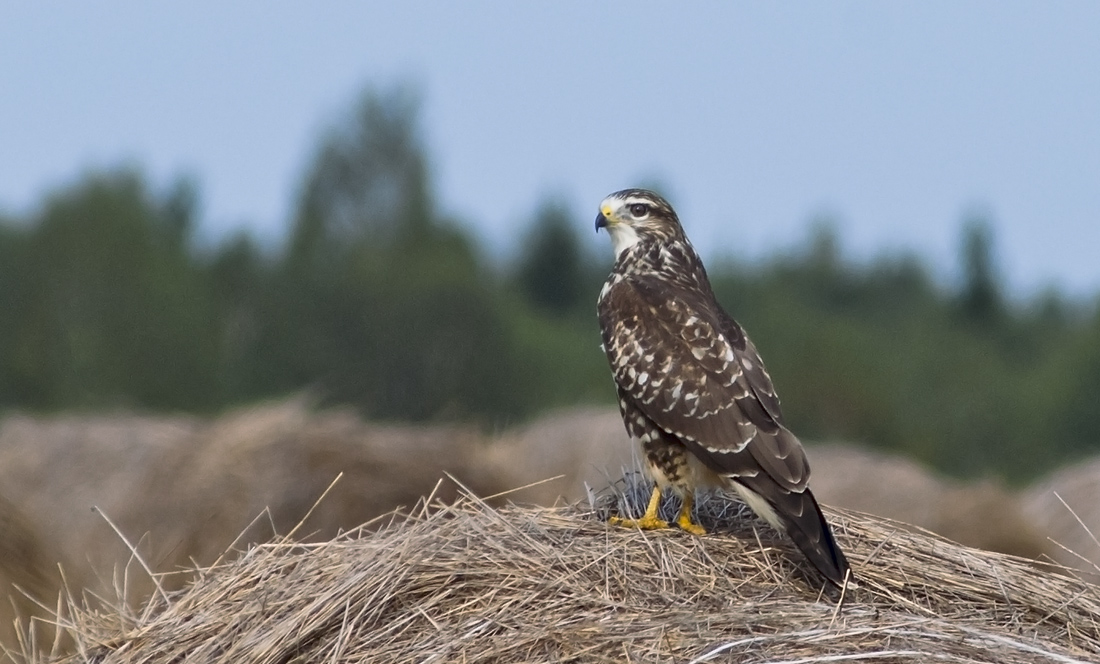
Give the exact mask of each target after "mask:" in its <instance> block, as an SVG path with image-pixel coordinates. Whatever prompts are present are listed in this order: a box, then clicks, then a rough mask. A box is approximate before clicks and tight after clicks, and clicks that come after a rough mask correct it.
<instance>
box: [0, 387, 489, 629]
mask: <svg viewBox="0 0 1100 664" xmlns="http://www.w3.org/2000/svg"><path fill="white" fill-rule="evenodd" d="M309 406H310V404H309V402H308V400H307V399H305V398H301V397H299V398H293V399H288V400H284V401H278V402H273V403H266V404H260V405H257V406H255V407H250V408H244V409H240V410H237V411H233V412H230V413H227V414H225V415H223V416H221V417H219V418H216V419H214V420H202V419H199V418H195V417H143V416H136V415H132V414H117V415H94V416H92V415H62V416H54V417H29V416H12V417H8V418H6V419H5V420H4V421H3V423H2V425H0V487H2V488H3V492H4V494H5V496H6V497H7V498H8V499H10V501H11V502H12V503H13V504H15V505H16V506H18V508H19V510H20V512H21V513H22V515H23V516H24V517H25V519H26V521H27V522H29V524H30V526H31V527H32V528H33V531H34V532H35V533H37V535H38V536H39V538H40V539H41V542H42V547H41V556H40V559H39V565H40V566H42V567H44V568H45V569H47V570H56V569H57V567H58V564H59V563H60V564H61V565H62V566H63V568H64V570H65V574H66V579H67V582H68V586H69V588H70V590H71V591H72V592H73V593H74V594H77V595H79V594H80V593H81V592H82V591H83V590H84V589H89V590H91V591H93V592H96V593H107V594H111V593H113V592H115V587H114V586H118V585H120V584H121V583H122V582H121V575H122V573H123V571H124V569H125V567H126V566H127V565H129V566H130V567H131V569H133V568H136V562H135V561H133V560H131V553H130V550H129V548H128V547H127V544H126V543H125V542H124V540H123V539H122V538H121V537H120V536H119V534H117V533H116V532H115V531H114V530H112V528H111V527H110V526H109V525H108V524H107V522H106V521H105V519H104V517H103V515H106V516H107V517H108V518H110V519H111V520H112V521H113V522H114V524H115V525H116V526H117V527H118V529H119V530H120V531H121V533H122V534H123V535H125V537H127V538H128V539H129V540H130V542H131V543H132V544H133V545H134V546H135V547H136V549H137V551H138V552H139V553H140V555H141V557H142V559H143V560H144V561H145V562H146V563H147V564H148V565H149V566H150V567H151V568H152V569H155V570H158V571H171V570H173V569H176V568H181V567H184V568H191V567H193V566H194V565H195V564H198V565H210V564H212V563H213V562H214V561H215V560H216V559H217V558H218V556H219V555H220V554H221V553H222V552H223V551H224V550H225V549H226V547H228V546H230V544H231V543H233V542H234V541H235V540H237V541H238V543H239V544H240V546H244V545H246V544H249V543H252V542H263V541H268V540H270V539H271V538H272V537H273V536H274V535H275V534H286V533H287V532H289V530H290V529H291V528H292V527H293V526H294V525H295V524H296V523H297V522H298V521H299V520H300V519H301V517H302V515H303V514H305V513H306V512H307V511H308V510H309V509H310V507H311V506H312V505H313V503H314V502H315V501H316V500H317V498H318V496H320V495H321V494H322V493H323V492H324V491H325V490H326V488H327V487H328V486H329V484H331V483H332V481H333V479H334V478H335V477H336V476H337V475H339V474H340V473H343V474H344V475H343V478H342V479H341V481H340V482H339V483H337V485H336V486H335V487H334V488H333V490H332V491H331V492H330V493H329V495H328V498H327V499H326V501H325V503H324V505H323V509H319V510H317V511H315V512H314V514H313V516H312V517H311V518H310V520H309V521H307V522H306V523H304V524H303V525H302V528H301V529H300V530H299V536H301V537H305V536H310V535H312V536H314V538H316V539H330V538H332V537H335V536H336V535H337V533H338V532H339V531H340V530H341V529H343V530H348V529H351V528H354V527H356V526H358V525H359V524H361V523H363V522H365V521H367V520H369V519H372V518H374V517H376V516H379V515H381V514H385V513H388V512H390V511H392V510H393V509H395V508H396V507H398V506H400V505H405V506H412V505H415V504H416V502H417V501H418V500H419V499H420V497H421V496H423V495H426V494H427V493H428V492H430V491H431V490H432V487H434V486H435V485H436V483H437V481H438V480H439V478H440V477H441V476H443V474H444V473H445V472H449V473H451V474H453V475H455V476H456V477H458V478H460V479H461V481H463V482H464V483H466V484H467V485H469V486H471V487H472V488H473V489H474V490H475V491H477V492H478V493H482V494H485V495H488V494H491V493H494V492H495V491H497V490H498V489H497V485H496V484H495V483H494V480H493V479H492V478H490V477H486V476H485V475H484V473H482V472H481V466H480V464H478V463H477V461H476V460H477V458H478V450H479V449H480V448H481V445H482V443H483V441H482V437H481V435H480V433H479V432H477V431H476V430H475V429H473V428H472V427H465V426H457V425H455V426H447V425H441V426H422V427H411V426H385V425H378V424H369V423H365V422H363V420H362V419H361V418H359V417H358V416H356V415H354V414H353V413H351V412H350V411H346V410H326V411H321V412H314V411H312V410H311V409H310V407H309ZM449 490H451V491H452V493H451V494H450V495H449V496H448V495H444V496H442V497H444V498H451V499H453V498H454V496H455V494H454V493H453V488H451V489H449ZM93 507H98V508H99V509H100V510H101V512H102V514H99V513H96V512H95V511H93V509H92V508H93ZM250 524H252V525H250ZM238 538H239V539H238ZM54 576H56V574H55V575H54ZM58 580H59V579H57V580H55V581H54V585H53V587H52V588H47V589H46V592H44V593H39V596H40V598H41V599H42V601H43V602H44V603H46V604H48V605H51V606H52V605H53V604H54V602H55V600H56V596H57V581H58ZM180 583H182V579H176V578H175V577H168V578H165V579H163V580H162V584H163V585H164V586H165V587H166V588H175V587H178V586H179V584H180ZM152 591H153V588H152V584H151V583H149V580H148V578H147V577H142V576H141V575H135V574H131V576H130V579H129V582H128V583H127V584H126V595H127V597H128V598H129V599H131V600H134V601H139V600H145V599H147V598H148V597H149V596H150V595H151V593H152ZM0 601H4V602H6V601H7V599H6V597H0ZM4 642H7V640H6V639H5V640H4Z"/></svg>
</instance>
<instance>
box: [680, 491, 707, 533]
mask: <svg viewBox="0 0 1100 664" xmlns="http://www.w3.org/2000/svg"><path fill="white" fill-rule="evenodd" d="M694 504H695V496H693V495H692V494H690V493H689V494H687V495H686V496H684V504H683V505H682V506H681V507H680V516H678V517H676V525H678V526H680V530H686V531H687V532H689V533H691V534H692V535H706V534H707V530H706V528H704V527H702V526H700V525H699V524H697V523H695V522H694V521H692V520H691V508H692V506H693V505H694Z"/></svg>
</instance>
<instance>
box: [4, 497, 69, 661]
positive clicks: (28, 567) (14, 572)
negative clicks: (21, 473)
mask: <svg viewBox="0 0 1100 664" xmlns="http://www.w3.org/2000/svg"><path fill="white" fill-rule="evenodd" d="M60 589H61V576H60V575H59V573H58V571H57V569H56V568H55V567H53V566H52V565H51V564H50V563H49V556H48V554H47V553H46V550H45V547H44V546H43V544H42V542H41V541H40V539H39V537H38V534H37V533H36V532H35V529H34V527H33V525H32V524H31V523H30V521H29V520H28V519H27V518H26V517H24V516H23V514H22V513H21V512H20V510H19V508H18V507H17V506H16V505H15V504H14V503H12V502H11V501H10V500H8V499H7V498H6V497H4V496H3V495H0V644H4V643H14V642H15V636H16V632H15V630H14V625H15V623H16V621H19V622H21V623H23V624H26V621H27V619H29V618H30V617H31V616H36V615H43V611H41V610H40V607H39V606H38V603H40V602H48V603H50V604H53V603H54V602H55V601H56V598H57V596H58V591H59V590H60ZM44 633H45V632H44ZM2 660H3V658H2V657H0V661H2Z"/></svg>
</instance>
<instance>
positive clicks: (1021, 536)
mask: <svg viewBox="0 0 1100 664" xmlns="http://www.w3.org/2000/svg"><path fill="white" fill-rule="evenodd" d="M807 454H808V455H809V457H810V467H811V474H810V487H811V488H812V489H813V491H814V495H815V496H817V499H818V500H819V501H821V502H822V503H825V504H828V505H833V506H835V507H843V508H845V509H850V510H858V511H860V512H868V513H870V514H877V515H879V516H883V517H887V518H889V519H893V520H894V521H901V522H904V523H908V524H912V525H914V526H917V527H919V528H923V529H925V530H931V531H932V532H934V533H936V534H939V535H942V536H944V537H946V538H947V539H950V540H953V541H955V542H959V543H960V544H965V545H967V546H972V547H977V548H979V549H985V550H987V551H999V552H1001V553H1010V554H1012V555H1016V556H1023V557H1025V558H1034V559H1037V560H1038V559H1043V558H1045V557H1046V556H1048V555H1049V554H1051V553H1052V550H1053V549H1054V547H1052V546H1050V545H1049V543H1048V542H1047V540H1046V538H1045V537H1044V534H1045V532H1046V531H1045V528H1044V525H1045V522H1044V521H1043V520H1034V519H1032V518H1030V517H1029V516H1028V515H1025V513H1024V508H1023V505H1022V502H1023V501H1022V500H1021V498H1020V497H1019V496H1018V495H1016V494H1015V493H1013V492H1011V491H1009V490H1008V489H1006V488H1005V487H1004V486H1003V485H1001V484H999V483H997V482H994V481H992V480H988V479H987V480H983V481H971V482H960V481H958V480H953V479H951V478H948V477H945V476H943V475H941V474H939V473H936V472H934V471H933V470H931V469H930V468H928V467H926V466H923V465H921V464H919V463H917V462H916V461H913V460H911V459H909V458H906V457H903V456H901V455H899V454H891V453H889V452H883V451H879V450H873V449H869V448H866V447H857V446H855V445H844V444H835V443H834V444H829V445H814V446H811V447H809V448H808V449H807ZM1098 477H1100V475H1098ZM1063 510H1064V508H1063ZM1059 562H1062V563H1063V564H1065V562H1066V561H1063V560H1059Z"/></svg>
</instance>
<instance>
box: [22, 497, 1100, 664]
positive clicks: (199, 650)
mask: <svg viewBox="0 0 1100 664" xmlns="http://www.w3.org/2000/svg"><path fill="white" fill-rule="evenodd" d="M644 496H645V487H642V486H636V485H629V484H628V486H627V487H626V488H624V489H621V490H619V491H616V492H609V493H607V494H604V495H601V496H600V497H598V499H597V500H596V502H595V506H594V508H588V507H580V506H567V507H557V508H523V507H515V506H510V507H505V508H501V509H495V508H492V507H490V506H488V505H486V504H485V503H483V502H481V501H479V500H476V499H472V498H468V497H464V498H460V499H459V500H458V501H457V502H456V503H454V504H452V505H450V506H446V507H443V506H437V507H435V508H433V509H431V510H428V509H421V510H420V511H418V512H417V513H415V514H414V515H412V516H411V517H409V518H407V519H398V520H394V521H393V522H392V523H390V524H389V525H387V526H385V527H383V528H381V529H379V530H374V531H367V530H363V531H357V532H356V533H354V534H353V535H352V536H345V537H340V538H337V539H334V540H331V541H327V542H322V543H315V544H299V543H291V542H287V541H281V542H276V543H270V544H264V545H258V546H255V547H252V548H250V549H249V550H248V551H247V552H246V553H245V554H244V555H242V556H240V557H239V558H237V559H236V560H234V561H232V562H226V563H224V564H221V565H220V566H218V567H213V568H207V569H203V570H200V571H198V572H197V574H196V577H195V580H194V583H193V585H191V586H190V587H188V588H187V589H185V590H182V591H179V592H177V593H173V594H169V595H167V596H165V597H157V598H155V599H154V600H153V601H152V603H151V604H149V605H148V606H147V607H146V608H145V610H143V611H140V612H136V613H131V612H128V611H127V610H125V609H120V610H118V611H112V610H100V611H88V610H82V609H81V610H78V609H71V613H70V615H68V617H67V620H68V621H70V630H71V632H72V635H73V637H74V639H75V641H76V643H77V644H78V650H77V652H76V654H74V655H70V656H65V657H61V658H59V659H56V660H51V658H50V657H49V656H48V655H47V654H45V653H44V652H42V651H34V649H31V650H32V651H31V652H27V653H25V657H26V659H27V661H33V662H45V661H61V662H66V663H76V662H96V663H102V664H123V663H129V662H135V663H136V662H184V661H186V662H240V663H251V662H255V663H260V662H263V663H273V664H274V663H284V662H339V663H349V662H559V661H575V662H605V661H615V662H623V661H678V662H765V661H767V662H776V661H783V662H805V663H809V662H837V661H850V660H859V661H876V662H925V661H938V662H998V663H1000V664H1010V663H1014V662H1029V663H1032V662H1074V661H1085V660H1091V661H1100V588H1098V587H1096V586H1091V585H1089V584H1087V583H1084V582H1082V581H1079V580H1075V579H1073V578H1070V577H1068V576H1061V575H1058V574H1055V573H1052V572H1049V571H1038V570H1037V569H1036V568H1035V567H1033V566H1032V565H1031V564H1029V563H1028V562H1025V561H1023V560H1020V559H1015V558H1010V557H1006V556H1004V555H1000V554H992V553H986V552H982V551H978V550H974V549H967V548H964V547H960V546H958V545H955V544H952V543H950V542H947V541H945V540H942V539H939V538H937V537H934V536H930V535H924V534H920V533H914V532H912V531H910V530H907V529H904V528H901V527H899V526H898V525H897V524H894V523H892V522H889V521H884V520H880V519H877V518H872V517H866V516H862V515H856V514H840V513H836V512H830V514H829V516H830V519H831V521H832V522H833V523H834V524H835V527H836V530H837V539H838V540H839V542H840V544H841V546H843V547H844V548H845V550H846V551H847V553H848V558H849V559H850V560H851V561H852V563H853V566H854V568H855V571H856V573H857V574H858V575H859V577H860V579H859V580H860V587H859V588H858V589H849V590H847V592H846V594H845V596H844V598H843V602H842V603H841V604H839V605H838V604H837V602H836V599H837V598H835V597H832V596H822V595H821V594H820V580H819V579H818V577H816V576H815V575H814V573H813V572H812V571H809V570H808V569H806V568H805V566H804V565H803V564H802V563H801V562H800V559H799V558H798V557H797V554H795V553H794V552H793V549H792V547H791V546H789V545H788V543H787V542H786V541H784V540H783V539H781V538H779V537H777V536H776V535H775V534H774V533H773V532H772V531H770V530H769V529H767V528H766V527H765V526H763V525H762V524H761V522H758V521H754V520H752V519H751V518H749V517H748V516H747V514H746V511H745V510H744V509H743V508H742V507H740V506H737V505H733V504H731V503H729V502H728V501H724V500H719V499H708V500H703V501H701V502H700V509H699V513H698V514H697V516H698V517H699V518H700V520H701V521H702V522H703V523H704V524H706V525H707V526H708V527H709V528H711V529H713V530H714V531H716V534H713V535H707V536H705V537H702V538H697V537H693V536H689V535H687V534H685V533H683V532H680V531H677V530H670V531H660V532H640V531H637V530H633V529H625V528H614V527H609V526H607V525H606V524H605V523H604V522H603V519H604V518H605V517H606V516H607V515H608V514H609V513H612V512H618V511H620V510H622V509H624V505H625V506H626V509H627V510H628V511H633V510H634V509H636V508H637V507H638V506H639V503H641V501H643V500H644ZM664 508H665V509H666V510H667V511H669V512H670V513H671V512H672V511H673V510H675V509H676V505H673V504H666V505H665V506H664Z"/></svg>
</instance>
